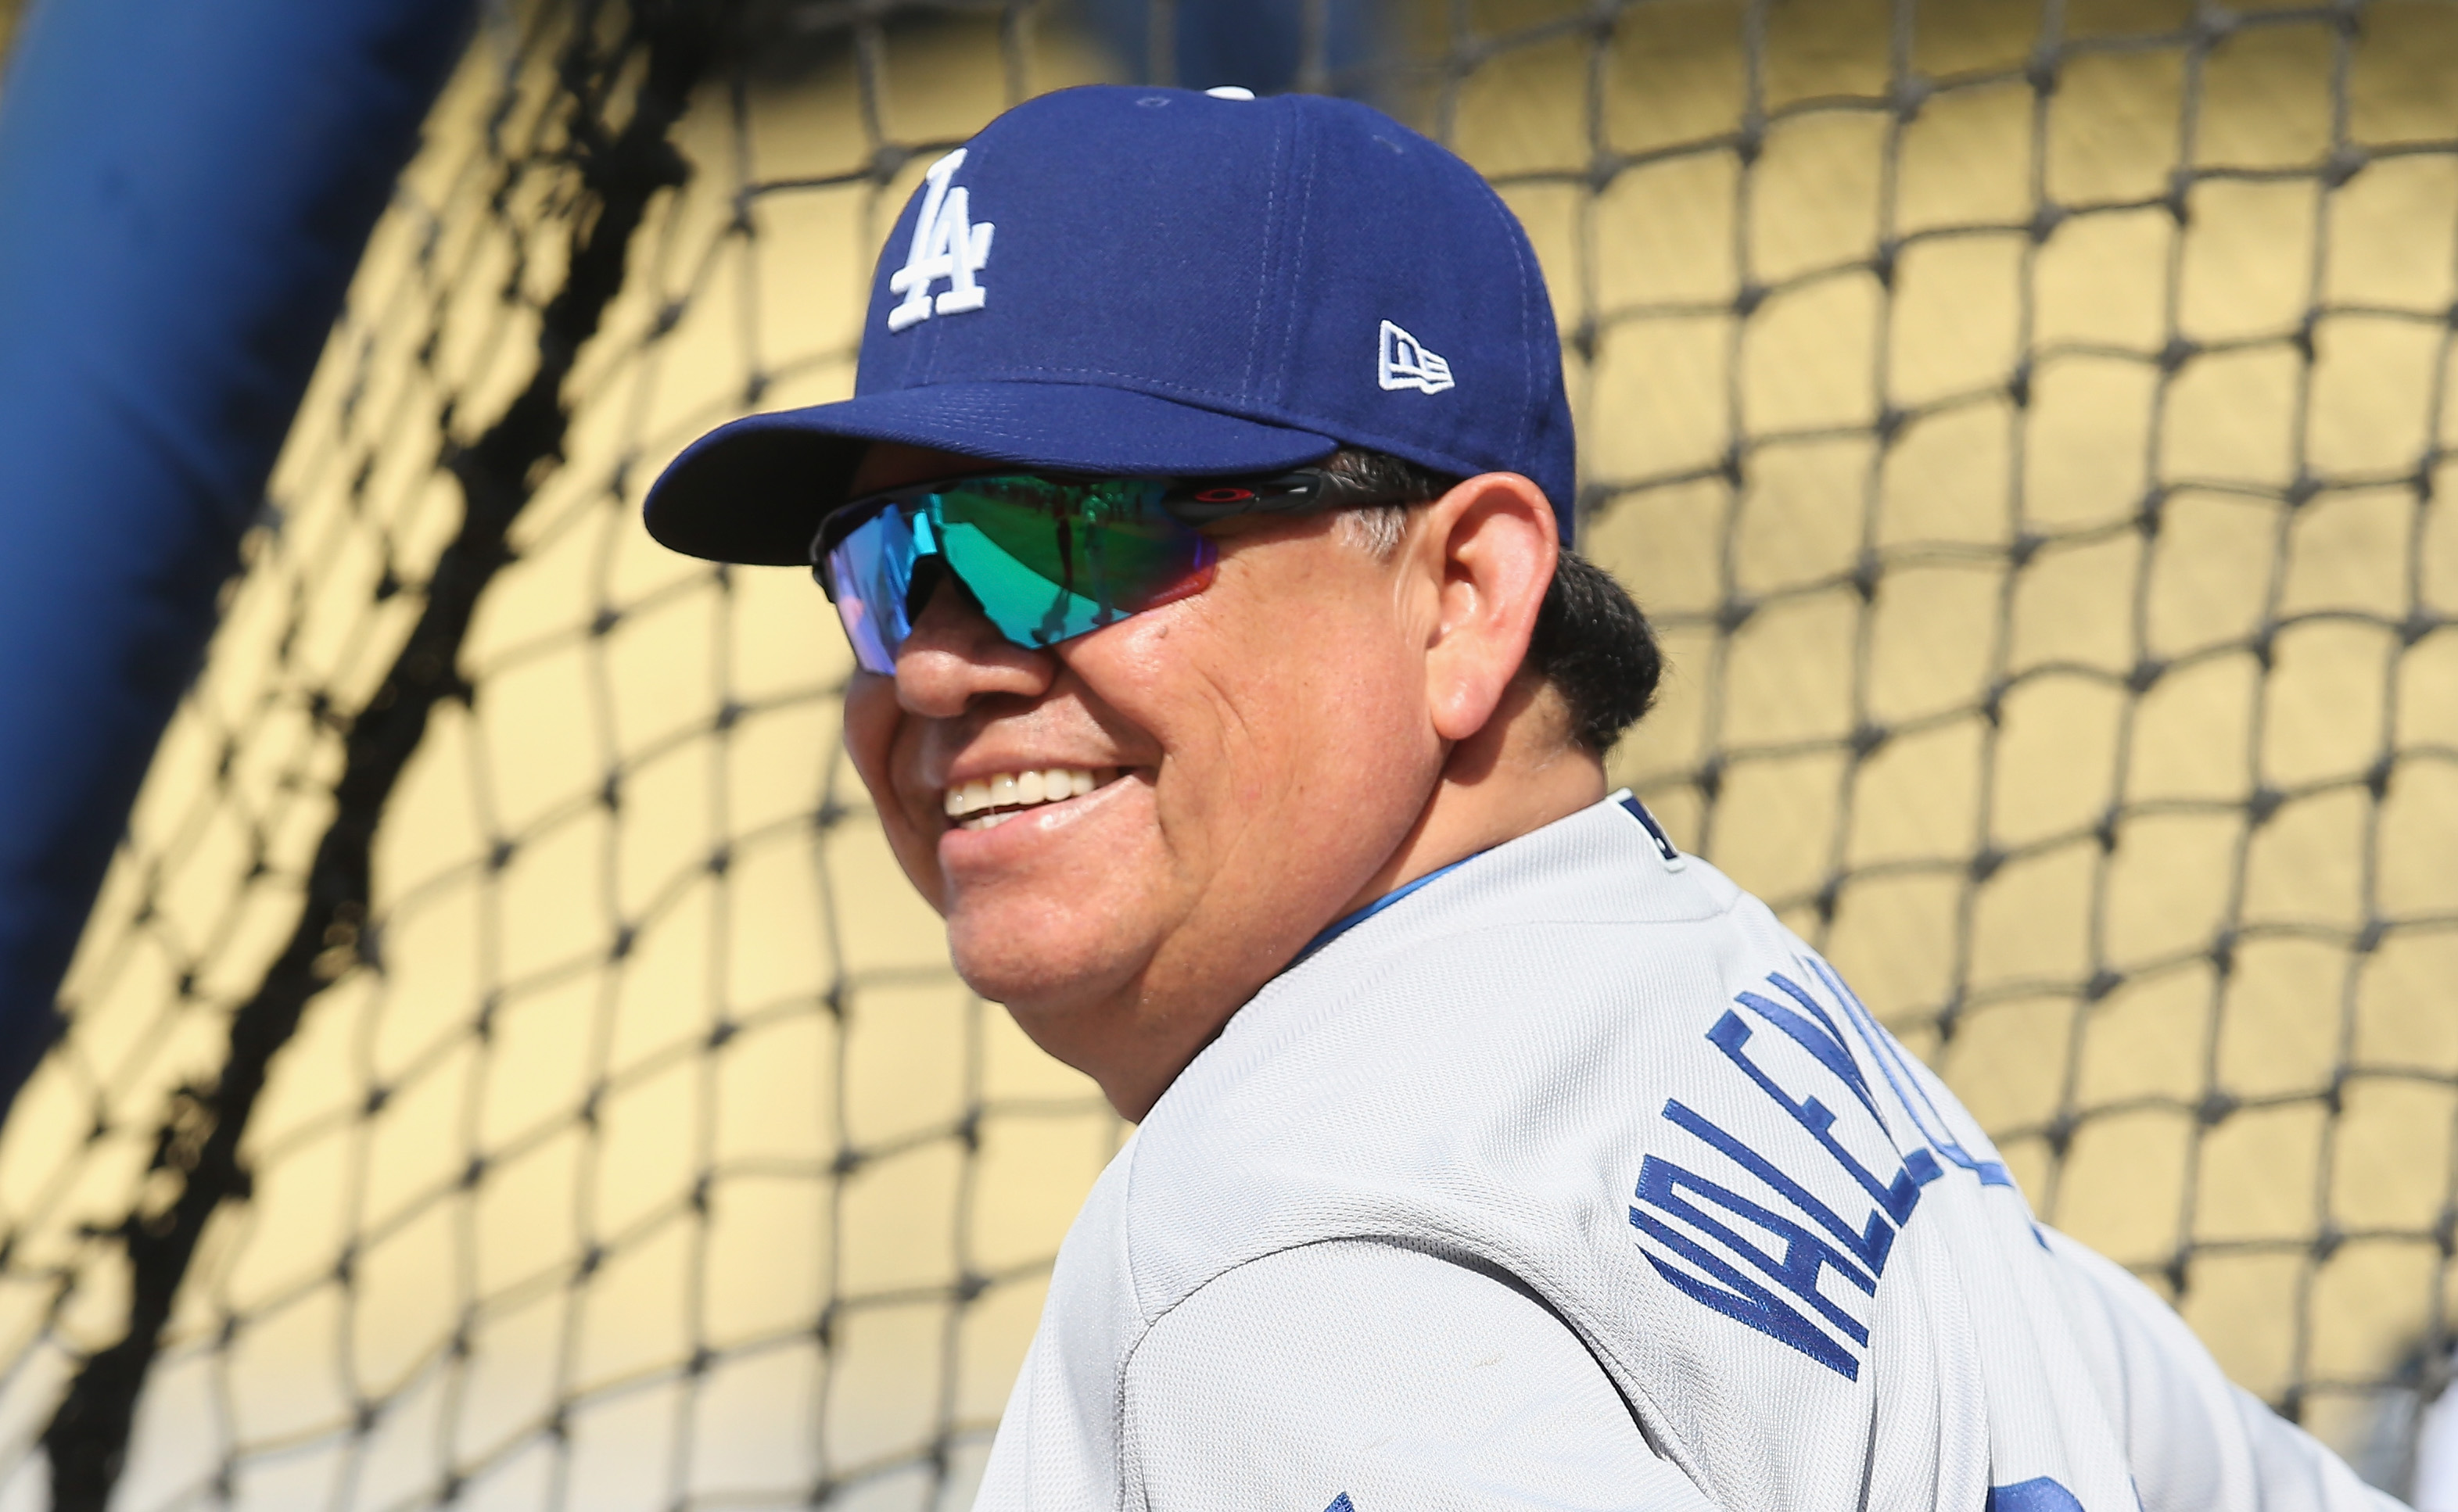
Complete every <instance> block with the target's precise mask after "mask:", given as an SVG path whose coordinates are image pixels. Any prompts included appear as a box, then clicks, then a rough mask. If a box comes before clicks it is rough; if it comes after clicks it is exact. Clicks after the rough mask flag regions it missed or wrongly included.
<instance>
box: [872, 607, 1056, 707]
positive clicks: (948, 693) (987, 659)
mask: <svg viewBox="0 0 2458 1512" xmlns="http://www.w3.org/2000/svg"><path fill="white" fill-rule="evenodd" d="M937 575H938V582H937V583H936V584H934V585H932V586H930V587H929V588H927V590H925V591H926V592H927V595H928V597H927V600H926V601H925V603H924V604H923V606H922V611H921V612H920V613H919V614H917V615H915V616H914V617H913V632H912V633H911V634H909V635H907V636H906V637H905V645H904V647H903V649H901V650H900V651H898V652H897V653H896V701H897V702H898V703H899V704H901V705H903V706H904V708H905V710H906V712H907V713H909V714H916V715H923V716H924V717H926V718H933V719H951V718H954V717H955V716H956V715H961V714H963V713H964V712H965V711H966V710H967V709H969V708H970V707H971V706H972V703H973V700H975V699H976V698H982V697H988V696H991V695H994V694H1016V695H1019V696H1022V697H1027V698H1031V697H1037V696H1039V695H1040V694H1043V693H1046V692H1048V691H1049V688H1050V684H1051V680H1052V678H1054V677H1055V676H1057V674H1058V658H1057V657H1056V656H1054V655H1052V654H1051V653H1050V652H1048V651H1037V650H1034V649H1032V648H1031V647H1027V646H1019V645H1016V644H1015V643H1014V642H1013V641H1010V640H1009V639H1008V638H1007V637H1006V636H1004V635H1002V634H1000V633H999V632H998V627H996V626H995V625H992V624H991V623H990V622H989V617H988V616H986V615H985V614H983V613H982V610H981V606H980V605H979V604H978V603H976V602H974V600H973V595H972V593H971V591H970V590H968V589H967V588H966V587H965V585H964V584H963V583H962V582H961V581H959V580H958V579H957V578H956V576H955V574H953V573H951V572H947V571H944V570H943V571H941V572H940V573H938V574H937Z"/></svg>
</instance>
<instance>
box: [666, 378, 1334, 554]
mask: <svg viewBox="0 0 2458 1512" xmlns="http://www.w3.org/2000/svg"><path fill="white" fill-rule="evenodd" d="M874 441H893V442H902V443H904V444H905V445H910V446H928V447H932V448H935V449H938V450H942V451H952V452H957V453H960V454H962V455H964V456H968V457H978V458H980V459H981V460H982V461H984V462H989V463H996V464H1000V465H1003V466H1013V467H1031V468H1034V469H1038V470H1045V471H1051V472H1084V473H1109V474H1115V475H1119V476H1128V477H1200V476H1206V475H1219V474H1224V473H1239V472H1269V471H1275V470H1278V469H1280V468H1282V467H1296V466H1303V465H1304V464H1306V463H1309V462H1314V461H1317V460H1319V459H1321V458H1323V457H1324V456H1326V455H1328V454H1329V453H1330V452H1332V451H1333V450H1335V449H1336V448H1337V447H1338V446H1339V445H1340V443H1338V442H1337V441H1334V440H1333V439H1332V438H1331V437H1329V436H1323V435H1317V434H1315V433H1313V432H1311V431H1305V430H1296V429H1291V428H1290V427H1288V426H1284V425H1264V424H1262V423H1260V422H1258V421H1252V420H1245V419H1241V418H1239V416H1236V415H1223V414H1219V413H1217V412H1216V411H1213V410H1209V409H1201V408H1198V407H1197V406H1195V405H1193V404H1180V403H1178V402H1177V401H1176V400H1170V399H1160V398H1156V397H1155V396H1153V395H1150V394H1139V393H1133V392H1130V391H1128V390H1125V389H1118V388H1103V387H1095V386H1093V385H1089V384H1076V383H945V384H936V385H931V386H927V387H922V388H903V389H895V390H891V391H889V392H886V393H881V394H868V395H864V397H862V398H859V399H848V400H844V401H843V402H841V403H838V404H814V405H812V406H811V407H810V408H808V409H787V410H780V411H777V412H776V413H773V414H766V415H752V416H749V417H747V418H745V419H742V420H738V421H735V422H734V423H733V424H731V425H721V426H719V427H718V428H717V429H715V430H712V431H710V432H709V433H708V434H707V435H705V436H702V437H701V438H700V439H699V440H698V441H696V442H694V443H692V444H691V445H689V446H687V447H685V448H684V450H683V453H682V455H680V456H678V457H677V458H676V459H675V460H674V463H673V465H672V466H668V467H667V468H666V470H665V473H664V475H663V476H662V477H660V478H658V479H657V481H656V485H655V486H653V487H651V488H650V489H649V498H648V503H647V505H646V507H644V509H643V515H644V518H645V519H646V521H647V524H648V527H649V533H650V534H651V535H653V536H655V537H656V539H657V540H658V541H659V542H661V543H662V544H664V545H666V546H669V547H671V548H673V549H676V550H677V551H682V552H686V553H688V554H690V555H692V556H699V557H706V558H708V559H709V560H711V561H717V562H743V563H750V564H755V565H760V566H773V567H798V566H801V565H802V564H804V563H806V562H808V561H809V560H810V544H811V537H812V535H813V534H814V533H816V532H817V531H818V529H819V525H820V520H821V517H822V516H823V515H825V514H826V513H827V512H828V511H829V510H830V509H833V508H835V507H837V506H838V505H840V504H843V503H844V499H845V488H846V486H847V485H848V484H849V483H851V482H852V479H853V471H854V468H855V466H857V465H858V464H859V463H860V462H861V460H862V453H863V448H864V447H865V446H867V445H869V444H870V443H872V442H874Z"/></svg>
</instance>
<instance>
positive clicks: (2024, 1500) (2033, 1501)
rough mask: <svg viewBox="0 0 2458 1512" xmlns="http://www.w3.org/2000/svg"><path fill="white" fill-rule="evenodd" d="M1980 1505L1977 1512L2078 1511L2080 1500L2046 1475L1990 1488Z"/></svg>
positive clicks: (2080, 1508) (2080, 1504) (2080, 1507)
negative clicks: (1979, 1511)
mask: <svg viewBox="0 0 2458 1512" xmlns="http://www.w3.org/2000/svg"><path fill="white" fill-rule="evenodd" d="M1980 1505H1981V1512H2082V1501H2081V1499H2080V1498H2078V1497H2076V1496H2075V1495H2074V1494H2073V1492H2071V1491H2069V1490H2067V1489H2066V1488H2065V1487H2063V1486H2061V1485H2059V1484H2057V1483H2056V1482H2055V1481H2052V1480H2050V1479H2049V1478H2048V1477H2046V1476H2042V1477H2040V1478H2039V1479H2038V1480H2036V1481H2015V1482H2014V1483H2013V1484H2012V1485H1992V1486H1990V1487H1989V1498H1988V1500H1987V1501H1985V1502H1981V1503H1980Z"/></svg>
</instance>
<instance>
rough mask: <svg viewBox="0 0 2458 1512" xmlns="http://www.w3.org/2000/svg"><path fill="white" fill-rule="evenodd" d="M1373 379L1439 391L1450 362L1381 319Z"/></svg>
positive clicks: (1447, 377) (1389, 385) (1447, 378)
mask: <svg viewBox="0 0 2458 1512" xmlns="http://www.w3.org/2000/svg"><path fill="white" fill-rule="evenodd" d="M958 193H960V194H961V193H963V191H961V190H959V191H958ZM1374 381H1375V382H1376V383H1381V384H1382V385H1383V386H1384V387H1385V388H1413V389H1415V390H1417V391H1418V392H1419V393H1421V394H1439V393H1441V392H1442V391H1443V390H1444V389H1446V388H1448V387H1450V386H1451V364H1450V363H1448V362H1445V361H1443V359H1441V358H1440V357H1437V356H1436V355H1434V354H1433V353H1431V352H1429V351H1427V350H1426V344H1425V343H1424V342H1420V341H1418V340H1417V339H1416V338H1415V337H1413V336H1410V335H1409V334H1408V333H1407V332H1406V331H1404V330H1402V329H1400V328H1399V327H1398V326H1396V325H1394V324H1392V323H1391V322H1390V321H1384V322H1383V350H1382V353H1381V355H1380V356H1379V357H1377V358H1376V360H1375V363H1374Z"/></svg>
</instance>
